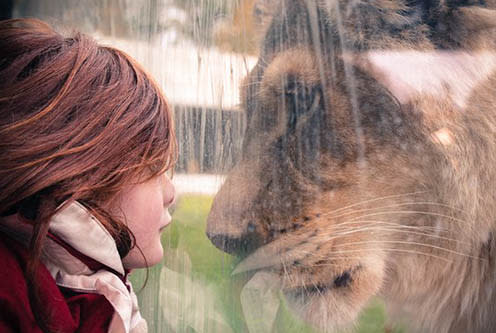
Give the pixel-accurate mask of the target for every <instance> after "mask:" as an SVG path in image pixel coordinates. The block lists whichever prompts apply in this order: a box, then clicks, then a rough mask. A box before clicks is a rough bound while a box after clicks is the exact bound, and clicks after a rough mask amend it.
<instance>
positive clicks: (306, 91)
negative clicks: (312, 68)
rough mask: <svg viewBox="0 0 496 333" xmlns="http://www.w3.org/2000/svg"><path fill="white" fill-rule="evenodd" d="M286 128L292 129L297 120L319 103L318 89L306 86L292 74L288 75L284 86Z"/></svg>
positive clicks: (313, 109)
mask: <svg viewBox="0 0 496 333" xmlns="http://www.w3.org/2000/svg"><path fill="white" fill-rule="evenodd" d="M284 97H285V103H286V110H287V115H288V116H287V120H288V124H287V125H288V129H289V130H294V129H295V128H296V124H297V122H298V120H299V119H300V118H301V117H302V116H304V115H308V114H310V113H311V112H313V111H315V108H317V107H318V106H319V104H320V101H319V99H320V89H319V87H316V86H308V85H306V84H305V83H304V82H301V81H300V80H298V78H296V77H294V76H288V77H287V79H286V83H285V87H284Z"/></svg>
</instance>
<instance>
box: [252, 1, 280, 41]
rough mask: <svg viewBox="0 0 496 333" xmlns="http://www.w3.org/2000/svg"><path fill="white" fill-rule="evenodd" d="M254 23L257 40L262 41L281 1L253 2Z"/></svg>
mask: <svg viewBox="0 0 496 333" xmlns="http://www.w3.org/2000/svg"><path fill="white" fill-rule="evenodd" d="M253 1H255V3H254V5H253V22H254V23H255V27H256V33H257V39H258V41H259V42H261V41H262V39H263V37H264V36H265V32H266V31H267V28H268V27H269V25H270V23H271V21H272V17H273V16H274V13H275V12H276V9H277V7H278V6H279V5H280V2H281V0H253Z"/></svg>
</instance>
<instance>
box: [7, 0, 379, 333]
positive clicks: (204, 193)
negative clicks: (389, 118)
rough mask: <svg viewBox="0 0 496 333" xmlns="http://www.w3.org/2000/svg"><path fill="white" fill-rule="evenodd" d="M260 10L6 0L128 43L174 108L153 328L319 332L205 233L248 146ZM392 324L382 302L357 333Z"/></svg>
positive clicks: (110, 0)
mask: <svg viewBox="0 0 496 333" xmlns="http://www.w3.org/2000/svg"><path fill="white" fill-rule="evenodd" d="M259 1H260V0H259ZM265 1H270V0H265ZM260 15H262V14H261V13H260V12H258V11H257V8H256V7H255V0H143V1H136V0H0V19H5V18H10V17H37V18H41V19H43V20H45V21H47V22H49V23H51V24H52V25H54V26H56V27H57V28H58V30H59V31H62V32H63V31H66V32H70V31H72V30H78V31H82V32H84V33H87V34H89V35H91V36H93V37H94V38H95V39H96V40H98V41H99V42H101V43H103V44H108V45H112V46H114V47H117V48H120V49H123V50H124V51H126V52H127V53H129V54H130V55H131V56H132V57H134V58H135V59H137V60H138V61H139V62H140V63H141V64H142V65H143V66H144V67H145V68H146V69H147V70H148V71H149V72H150V73H151V74H152V76H153V77H154V78H155V79H156V80H157V82H158V83H159V84H160V86H161V87H162V89H163V91H164V93H165V95H166V97H167V99H168V101H169V103H170V105H171V107H172V108H173V110H174V119H175V128H176V132H177V139H178V145H179V160H178V163H177V165H176V171H175V174H174V179H173V181H174V183H175V185H176V188H177V191H178V193H179V198H178V201H177V205H176V208H175V211H174V213H173V220H174V222H173V224H172V225H171V226H170V227H169V228H168V230H166V231H165V232H164V234H163V244H164V248H165V258H164V260H163V262H162V263H161V264H159V265H157V266H155V267H153V268H150V269H149V270H140V271H135V272H133V274H132V281H133V284H134V288H135V290H137V291H138V297H139V302H140V306H141V311H142V314H143V316H144V317H145V318H146V319H147V320H148V325H149V330H150V332H250V333H254V332H314V330H312V329H311V328H310V327H307V326H306V325H305V323H303V322H301V321H299V320H298V319H297V318H296V317H295V316H293V315H292V314H291V313H290V312H289V310H288V309H287V308H286V307H285V304H284V301H283V300H282V298H281V297H280V295H278V293H277V292H274V291H272V290H265V289H262V288H258V286H257V285H246V284H245V283H246V281H245V280H243V279H244V278H243V277H236V279H235V278H233V277H232V276H231V272H232V270H233V268H234V266H235V264H236V259H235V258H233V257H230V256H229V255H227V254H225V253H223V252H221V251H219V250H217V249H216V248H215V247H214V246H213V245H211V244H210V242H209V240H208V239H207V238H206V236H205V220H206V216H207V214H208V211H209V209H210V205H211V203H212V200H213V196H214V195H215V193H216V191H217V190H218V188H219V187H220V185H221V184H222V181H223V179H224V175H225V174H226V173H227V172H229V170H230V169H231V168H232V167H233V165H234V164H235V162H236V159H237V158H238V156H239V154H240V151H241V145H242V139H243V132H244V126H245V120H244V114H243V112H242V111H241V110H240V108H239V88H240V85H241V84H242V80H243V78H244V77H245V76H246V75H247V73H249V71H250V69H251V68H252V67H253V66H254V65H255V64H256V61H257V52H258V50H257V46H258V42H257V40H258V38H259V36H258V31H257V27H258V26H259V24H260V22H261V21H262V20H265V19H266V18H264V17H260ZM384 322H385V317H384V311H383V307H382V305H381V304H380V302H379V301H378V300H374V301H373V302H372V304H371V306H370V308H369V309H368V310H367V311H365V312H364V314H363V315H362V319H361V321H360V324H359V326H358V327H357V331H358V332H367V333H373V332H385V331H387V330H385V328H384V325H385V324H384Z"/></svg>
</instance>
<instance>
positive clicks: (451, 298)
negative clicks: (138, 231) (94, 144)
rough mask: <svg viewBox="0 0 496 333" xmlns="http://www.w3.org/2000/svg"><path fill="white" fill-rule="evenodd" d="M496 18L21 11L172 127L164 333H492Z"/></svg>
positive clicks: (294, 7) (329, 5)
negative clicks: (81, 49)
mask: <svg viewBox="0 0 496 333" xmlns="http://www.w3.org/2000/svg"><path fill="white" fill-rule="evenodd" d="M494 6H496V4H494V2H493V1H485V2H476V1H448V2H444V1H402V0H397V1H396V0H391V1H344V0H343V1H340V0H324V1H305V0H237V1H228V0H205V1H194V0H147V1H131V0H114V1H104V2H100V1H91V0H86V1H76V0H70V1H60V0H42V1H34V0H19V1H17V2H16V3H15V7H14V15H16V16H37V17H41V18H43V19H48V20H50V21H52V22H55V23H58V24H60V25H63V26H69V27H75V28H77V29H80V30H83V31H85V32H87V33H90V34H92V35H93V36H94V37H95V38H96V39H98V40H100V41H103V42H105V43H108V44H110V45H113V46H116V47H118V48H122V49H124V50H126V51H127V52H128V53H130V54H131V55H132V56H133V57H135V58H136V59H137V60H138V61H139V62H140V63H142V64H143V65H144V66H145V68H146V69H147V70H148V71H149V72H151V73H152V75H153V76H154V77H155V78H156V80H157V81H158V82H159V84H160V85H161V86H162V88H163V89H164V91H165V93H166V95H167V97H168V100H169V102H170V104H171V105H172V106H173V107H174V111H175V125H176V131H177V138H178V140H179V160H178V162H177V168H176V173H175V174H174V182H175V184H176V186H177V189H178V192H179V194H180V198H179V200H178V203H177V207H176V210H175V212H174V219H175V223H174V224H172V226H171V227H170V228H169V229H168V230H167V231H166V232H164V235H163V242H164V246H165V248H166V254H165V259H164V262H163V263H162V264H160V265H159V266H156V267H153V268H151V269H149V271H148V272H145V271H143V272H140V271H137V272H134V273H133V279H134V282H135V286H136V288H135V289H138V290H139V288H140V286H141V285H142V284H143V283H144V281H145V276H147V277H148V279H147V283H146V286H145V287H144V288H143V289H142V291H141V293H140V294H139V298H140V304H141V308H142V312H143V314H144V316H145V317H146V318H147V320H148V322H149V328H150V331H152V332H250V333H253V332H334V331H342V330H345V329H348V328H350V327H354V328H355V331H357V332H384V331H386V332H410V331H415V330H420V331H421V332H489V331H492V330H494V327H496V322H494V319H493V318H492V316H491V314H492V310H491V309H492V306H493V304H495V302H496V294H495V291H494V288H493V287H492V285H493V284H494V283H493V280H494V279H493V278H492V276H494V274H495V273H496V272H495V271H494V270H495V269H494V267H495V263H494V253H493V252H494V249H495V247H494V239H493V235H494V232H495V231H496V230H493V229H494V228H495V225H494V223H495V222H494V221H495V216H496V207H495V202H496V200H495V199H496V198H495V197H494V191H493V186H492V185H493V184H494V183H495V181H496V174H495V172H494V168H491V166H492V165H494V162H496V161H495V157H496V151H495V150H496V147H495V142H496V137H495V136H496V114H495V112H494V107H493V105H496V104H495V101H494V98H495V97H494V96H496V95H495V94H494V89H495V88H496V87H495V83H494V82H496V81H495V76H494V73H495V66H496V56H495V53H494V47H495V45H494V43H495V42H494V40H495V39H494V32H495V31H496V12H495V9H494ZM214 196H215V199H214ZM207 216H208V218H207ZM207 220H208V223H207ZM205 230H206V231H207V235H208V238H207V237H206V236H205ZM214 245H215V246H214ZM384 304H385V305H384ZM386 309H387V313H388V314H387V316H386V314H385V313H386ZM386 317H387V318H388V319H386Z"/></svg>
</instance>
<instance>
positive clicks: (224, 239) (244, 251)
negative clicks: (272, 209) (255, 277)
mask: <svg viewBox="0 0 496 333" xmlns="http://www.w3.org/2000/svg"><path fill="white" fill-rule="evenodd" d="M207 237H208V238H209V239H210V241H211V242H212V243H213V244H214V245H215V246H216V247H217V248H218V249H220V250H222V251H224V252H227V253H229V254H233V255H236V256H241V257H244V256H246V255H248V254H250V253H251V252H253V251H254V250H255V249H256V248H258V247H259V246H260V245H261V244H262V240H261V238H260V237H259V236H258V235H256V234H246V235H243V236H241V237H232V236H229V235H223V234H211V233H208V232H207Z"/></svg>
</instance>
